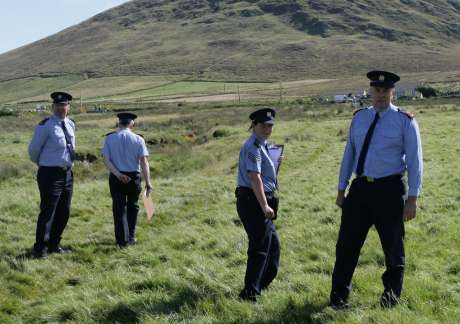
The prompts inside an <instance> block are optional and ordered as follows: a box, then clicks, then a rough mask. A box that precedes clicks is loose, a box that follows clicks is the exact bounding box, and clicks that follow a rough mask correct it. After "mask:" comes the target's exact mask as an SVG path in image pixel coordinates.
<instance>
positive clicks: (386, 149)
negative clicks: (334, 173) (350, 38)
mask: <svg viewBox="0 0 460 324" xmlns="http://www.w3.org/2000/svg"><path fill="white" fill-rule="evenodd" d="M367 77H368V78H369V79H370V81H371V82H370V86H371V89H370V90H371V96H372V102H373V105H372V106H370V107H368V108H364V109H360V110H358V111H357V112H356V113H355V114H354V117H353V120H352V122H351V127H350V131H349V136H348V141H347V144H346V147H345V152H344V155H343V160H342V165H341V169H340V176H339V186H338V194H337V199H336V204H337V205H338V206H340V207H341V208H342V220H341V225H340V230H339V237H338V241H337V246H336V262H335V266H334V271H333V274H332V290H331V295H330V303H331V306H333V307H335V308H344V307H347V306H348V303H347V300H348V296H349V293H350V290H351V279H352V276H353V272H354V270H355V267H356V264H357V262H358V258H359V254H360V250H361V247H362V245H363V243H364V241H365V239H366V236H367V233H368V231H369V228H370V227H371V226H372V225H374V226H375V228H376V230H377V232H378V235H379V237H380V242H381V244H382V248H383V252H384V254H385V265H386V271H385V272H384V273H383V275H382V281H383V286H384V291H383V294H382V295H381V298H380V304H381V306H382V307H385V308H386V307H393V306H395V305H397V304H398V303H399V298H400V295H401V290H402V285H403V274H404V264H405V257H404V221H408V220H410V219H412V218H414V217H415V214H416V207H417V197H418V195H419V193H420V188H421V182H422V170H423V162H422V146H421V141H420V134H419V128H418V125H417V122H416V121H415V119H414V116H413V115H412V114H410V113H407V112H404V111H402V110H400V109H399V108H398V107H396V106H394V105H393V104H392V103H391V100H392V98H393V96H394V84H395V83H396V82H397V81H399V79H400V78H399V76H397V75H396V74H393V73H390V72H385V71H371V72H369V73H368V74H367ZM406 171H407V174H408V197H407V200H404V196H405V194H406V192H405V185H404V183H403V181H402V176H403V174H404V173H405V172H406ZM352 172H353V173H355V175H356V177H355V178H354V180H353V182H352V183H351V186H350V188H349V191H348V195H347V196H346V197H345V189H346V188H347V186H348V181H349V179H350V176H351V174H352Z"/></svg>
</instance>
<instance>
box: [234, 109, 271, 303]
mask: <svg viewBox="0 0 460 324" xmlns="http://www.w3.org/2000/svg"><path fill="white" fill-rule="evenodd" d="M275 114H276V112H275V111H274V110H273V109H271V108H263V109H259V110H257V111H255V112H253V113H252V114H251V115H250V116H249V118H250V119H251V121H252V123H251V129H252V135H251V136H250V137H249V139H248V140H247V141H246V142H245V143H244V145H243V147H242V148H241V151H240V158H239V166H238V186H237V188H236V192H235V194H236V198H237V200H236V207H237V211H238V215H239V217H240V219H241V222H242V223H243V226H244V229H245V230H246V233H247V235H248V239H249V247H248V262H247V267H246V276H245V279H244V289H243V290H242V291H241V293H240V294H239V297H240V298H241V299H243V300H249V301H254V302H255V301H256V299H257V296H259V295H260V294H261V291H262V290H263V289H265V288H267V287H268V285H269V284H270V283H271V282H272V281H273V279H274V278H275V277H276V274H277V273H278V265H279V258H280V242H279V239H278V234H277V233H276V230H275V226H274V224H273V219H275V218H276V212H277V208H278V198H277V197H276V189H277V180H276V171H275V166H274V164H273V162H272V160H271V159H270V156H269V154H268V146H267V139H268V137H270V135H271V133H272V128H273V124H274V118H275Z"/></svg>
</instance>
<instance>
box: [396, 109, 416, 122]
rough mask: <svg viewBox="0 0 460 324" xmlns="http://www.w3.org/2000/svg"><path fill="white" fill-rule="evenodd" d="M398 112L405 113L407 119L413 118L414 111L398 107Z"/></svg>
mask: <svg viewBox="0 0 460 324" xmlns="http://www.w3.org/2000/svg"><path fill="white" fill-rule="evenodd" d="M398 112H400V113H401V114H403V115H406V116H407V118H409V119H414V117H415V114H414V113H411V112H409V111H405V110H402V109H399V108H398Z"/></svg>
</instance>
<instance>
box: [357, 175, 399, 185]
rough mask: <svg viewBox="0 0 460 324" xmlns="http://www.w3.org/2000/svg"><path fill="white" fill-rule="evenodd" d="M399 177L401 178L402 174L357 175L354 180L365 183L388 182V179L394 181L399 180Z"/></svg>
mask: <svg viewBox="0 0 460 324" xmlns="http://www.w3.org/2000/svg"><path fill="white" fill-rule="evenodd" d="M401 178H402V174H392V175H390V176H387V177H382V178H373V177H367V176H359V177H356V181H360V182H366V183H383V182H389V181H394V180H401Z"/></svg>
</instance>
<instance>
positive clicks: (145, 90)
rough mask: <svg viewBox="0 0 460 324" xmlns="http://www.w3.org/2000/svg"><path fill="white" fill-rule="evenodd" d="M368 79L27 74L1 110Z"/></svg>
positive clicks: (330, 85)
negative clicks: (56, 96)
mask: <svg viewBox="0 0 460 324" xmlns="http://www.w3.org/2000/svg"><path fill="white" fill-rule="evenodd" d="M401 77H402V80H403V81H402V82H401V84H400V85H399V84H398V88H399V89H403V90H412V89H414V88H415V86H416V85H417V84H421V83H427V82H429V84H432V85H433V86H435V87H436V88H437V89H441V90H448V89H450V90H457V91H458V84H459V80H460V71H459V70H453V71H449V72H441V71H438V72H421V73H404V74H402V75H401ZM367 88H368V82H367V81H366V80H365V79H363V77H362V75H360V76H354V77H353V76H352V77H350V76H348V75H347V76H344V75H339V76H338V77H337V78H333V79H304V80H295V81H292V80H287V79H286V80H282V81H281V82H277V81H273V80H268V79H266V80H252V81H247V82H241V81H237V80H234V81H229V80H226V81H224V80H220V81H219V80H217V81H210V80H206V79H199V78H196V76H194V75H157V76H134V75H133V76H117V77H101V78H90V79H85V78H83V77H82V76H78V75H65V76H55V77H46V78H43V77H29V78H24V79H17V80H10V81H0V110H1V109H2V106H5V107H12V108H13V109H27V110H30V109H34V108H35V105H36V104H37V103H42V104H48V103H49V93H50V92H52V91H55V90H56V89H60V90H62V91H67V92H69V93H71V94H72V95H73V96H74V105H79V104H80V98H81V103H82V105H83V107H86V108H89V109H90V108H92V107H94V106H95V105H101V104H102V105H107V103H108V102H111V103H121V104H125V103H127V102H128V103H132V102H137V103H142V102H143V103H149V104H150V105H152V104H154V103H155V102H168V101H169V102H196V101H203V102H205V101H207V102H209V101H233V102H239V103H241V102H246V103H249V104H250V103H251V102H253V101H254V100H262V101H267V100H278V101H279V100H280V99H281V100H286V99H287V100H290V99H293V98H302V97H306V96H328V97H331V98H332V97H333V95H336V94H347V93H350V92H352V93H354V94H358V93H362V91H363V90H365V89H367Z"/></svg>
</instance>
